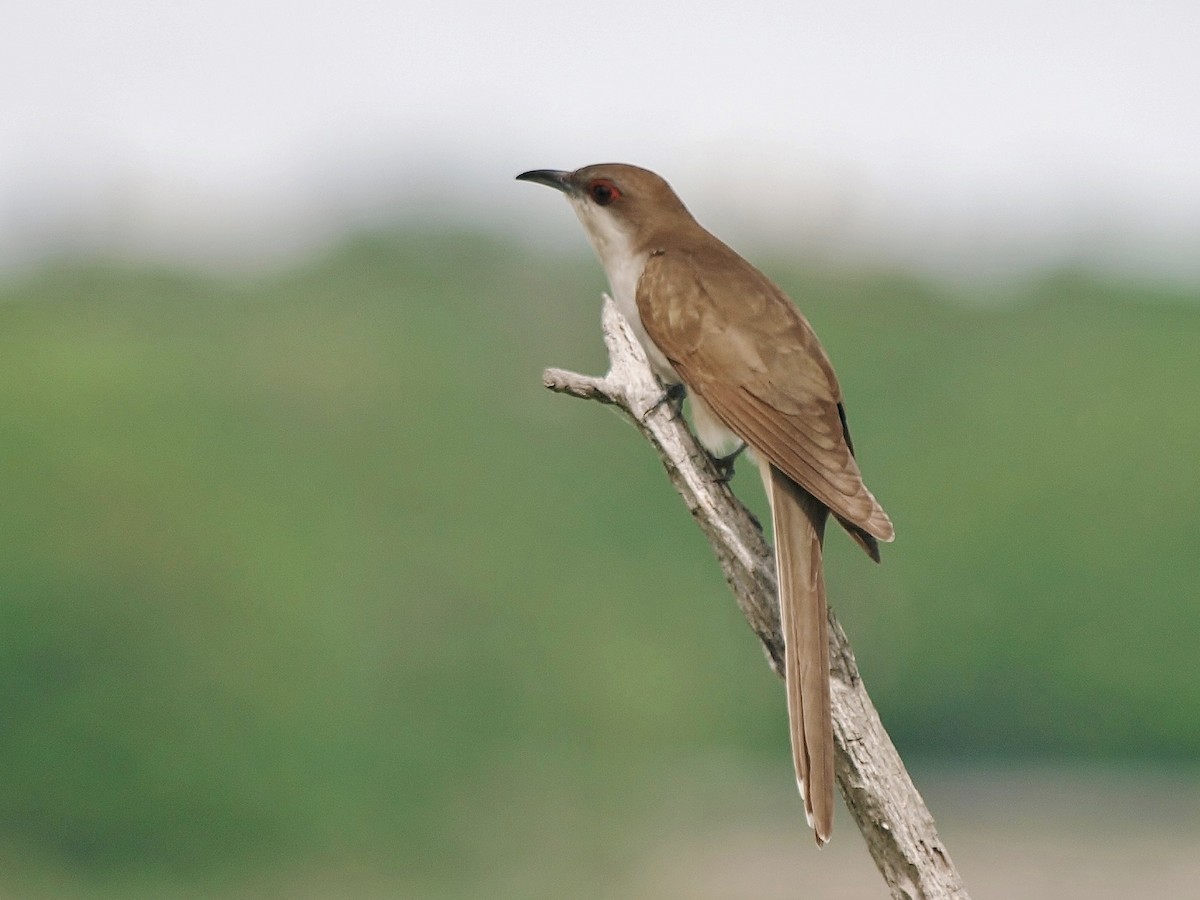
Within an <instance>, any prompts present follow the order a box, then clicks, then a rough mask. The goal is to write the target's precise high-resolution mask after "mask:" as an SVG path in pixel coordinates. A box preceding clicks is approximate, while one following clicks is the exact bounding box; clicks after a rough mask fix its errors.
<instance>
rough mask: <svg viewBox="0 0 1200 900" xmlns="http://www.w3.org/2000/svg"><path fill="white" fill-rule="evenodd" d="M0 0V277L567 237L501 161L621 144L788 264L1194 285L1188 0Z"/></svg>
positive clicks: (721, 222) (629, 157) (1198, 193)
mask: <svg viewBox="0 0 1200 900" xmlns="http://www.w3.org/2000/svg"><path fill="white" fill-rule="evenodd" d="M12 7H13V8H10V9H9V10H6V12H5V13H4V15H3V20H4V21H3V27H0V100H2V101H3V109H4V115H3V116H2V117H0V269H3V268H5V267H8V268H12V267H14V266H20V265H22V264H25V263H28V262H29V261H31V260H36V259H39V258H42V257H44V256H45V255H46V254H47V253H52V252H63V251H64V250H65V251H72V250H83V251H87V252H112V253H118V254H122V255H132V256H165V257H167V258H172V259H184V260H190V261H199V262H216V263H221V264H243V265H244V264H250V265H253V264H256V263H262V262H264V261H273V260H286V259H287V258H290V257H291V256H293V255H295V254H297V253H302V252H305V251H306V250H308V249H311V248H312V247H314V246H318V245H320V244H321V243H322V242H325V241H328V240H330V239H333V238H335V237H336V236H337V235H338V234H339V233H341V232H343V231H345V230H346V229H351V228H358V227H363V226H370V225H373V224H390V223H394V222H396V221H416V222H423V221H431V222H435V223H441V224H444V223H455V222H462V221H471V222H478V223H482V224H484V225H486V226H488V227H496V228H501V229H504V230H505V231H506V232H508V233H510V234H512V235H513V237H514V238H516V239H520V240H528V241H530V242H533V243H537V242H542V241H559V242H564V243H565V242H566V241H568V240H571V239H573V238H567V237H566V236H565V235H564V233H563V232H564V226H565V225H566V224H567V223H566V222H564V211H563V208H562V207H561V205H560V204H554V203H551V202H550V198H549V197H547V196H543V195H541V194H540V193H539V192H536V191H535V189H534V188H532V187H530V186H529V185H520V184H517V183H515V182H513V180H512V178H513V176H514V175H515V174H516V173H518V172H520V171H523V170H525V169H529V168H575V167H577V166H581V165H585V164H588V163H594V162H612V161H620V162H631V163H636V164H640V165H644V166H647V167H649V168H653V169H655V170H656V171H659V172H660V174H663V175H664V176H665V177H667V178H668V180H670V181H671V182H672V184H673V185H674V186H675V187H676V189H677V190H678V191H679V193H680V194H681V196H683V197H684V199H685V201H686V202H688V204H689V206H690V207H691V208H692V209H693V212H695V213H696V214H697V216H698V217H699V218H700V219H701V221H703V222H704V223H705V224H706V225H708V226H709V227H710V228H712V229H713V230H714V231H717V232H718V233H719V234H722V235H723V236H727V237H731V236H736V237H744V238H745V239H757V240H759V241H767V242H771V243H773V244H775V245H777V246H778V247H781V248H788V249H794V250H795V252H796V253H797V254H798V255H802V256H823V255H824V256H834V257H838V256H848V257H850V258H857V257H860V256H865V257H873V258H883V259H885V260H889V261H899V262H903V263H910V264H913V265H917V266H924V267H932V268H935V269H943V270H951V271H957V270H962V271H974V270H980V271H989V270H993V271H1001V272H1003V271H1008V270H1011V269H1018V270H1019V269H1022V268H1028V267H1038V266H1046V265H1058V264H1063V263H1073V262H1084V263H1087V264H1090V265H1096V266H1099V267H1115V268H1120V269H1130V270H1135V271H1140V272H1147V273H1157V274H1164V275H1182V276H1183V277H1186V278H1192V277H1195V278H1197V279H1200V253H1198V252H1197V250H1200V164H1198V161H1200V4H1197V3H1195V2H1194V0H1150V2H1147V0H1141V2H1131V0H1123V2H1105V0H1056V2H1046V0H1039V2H1028V0H1010V2H999V0H975V2H972V3H962V2H946V0H909V2H906V3H904V4H897V3H887V2H864V0H843V2H839V3H836V4H831V3H809V2H788V3H782V2H779V3H777V2H765V0H747V2H741V3H729V2H728V0H722V2H697V3H689V4H683V3H658V4H654V3H645V2H644V0H643V2H631V0H610V2H608V3H606V4H604V5H603V6H589V5H585V4H564V3H562V2H561V0H559V2H548V0H511V2H509V3H505V4H485V3H480V2H471V0H443V2H440V3H437V4H433V3H429V4H418V3H415V2H412V0H401V2H396V0H392V2H387V3H384V2H375V0H339V2H337V3H334V2H332V0H291V2H288V3H286V4H285V3H281V2H274V0H237V2H234V0H204V2H200V0H173V2H171V3H162V2H158V0H105V2H104V3H95V2H80V0H43V2H39V3H25V4H20V5H17V4H13V5H12ZM578 243H579V246H580V247H582V237H578Z"/></svg>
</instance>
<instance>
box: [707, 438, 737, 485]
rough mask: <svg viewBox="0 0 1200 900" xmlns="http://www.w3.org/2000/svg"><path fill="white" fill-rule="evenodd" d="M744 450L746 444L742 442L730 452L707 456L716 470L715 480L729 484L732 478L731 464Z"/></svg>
mask: <svg viewBox="0 0 1200 900" xmlns="http://www.w3.org/2000/svg"><path fill="white" fill-rule="evenodd" d="M745 452H746V444H745V442H743V443H742V445H741V446H740V447H738V448H737V449H736V450H734V451H733V452H732V453H726V454H725V455H724V456H711V455H710V456H709V458H710V459H711V460H712V464H713V466H714V467H715V468H716V470H717V481H719V482H720V483H721V484H729V482H730V481H731V480H733V464H734V463H735V462H737V458H738V457H739V456H741V455H742V454H743V453H745Z"/></svg>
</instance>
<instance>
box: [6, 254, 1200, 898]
mask: <svg viewBox="0 0 1200 900" xmlns="http://www.w3.org/2000/svg"><path fill="white" fill-rule="evenodd" d="M762 262H763V265H764V268H766V269H767V270H768V271H769V272H770V273H771V274H772V275H774V276H775V277H776V278H777V279H778V280H779V281H780V282H781V284H782V285H783V286H784V288H785V289H786V290H788V291H789V293H791V295H792V296H793V297H795V298H796V299H797V300H798V301H799V302H800V304H801V305H802V307H803V308H804V309H805V311H806V312H807V313H808V315H809V317H810V319H811V320H812V321H813V323H814V325H815V326H816V328H817V330H818V333H819V334H820V335H821V337H822V340H823V341H824V343H825V345H826V347H827V348H828V349H829V351H830V353H831V355H832V357H833V359H834V362H835V364H836V365H837V367H838V370H839V374H840V375H841V377H842V380H843V387H844V389H845V392H846V395H847V398H848V408H849V414H850V421H851V424H852V427H853V430H854V435H855V441H856V444H857V446H858V448H859V451H860V459H861V461H862V464H863V468H864V470H865V472H866V475H867V480H868V483H869V484H870V485H871V487H872V489H873V490H874V491H875V493H876V494H877V495H878V496H879V497H880V498H881V500H882V501H883V502H884V504H885V506H886V507H887V508H888V510H889V512H890V513H891V515H892V518H893V519H894V520H895V522H896V524H897V530H898V534H899V537H898V540H897V542H896V543H895V544H894V545H893V546H891V547H888V548H886V552H885V560H884V565H883V566H881V567H874V566H872V565H871V564H870V563H869V561H868V560H867V559H866V557H865V556H862V555H861V553H858V552H857V551H856V550H855V549H854V548H853V547H852V546H851V545H850V543H849V542H848V541H846V540H844V539H843V537H842V536H841V535H836V536H834V537H832V539H831V542H830V550H829V557H830V569H831V571H830V576H829V582H830V585H831V592H832V602H833V603H834V605H835V606H836V607H837V609H838V612H839V614H840V615H841V617H842V619H843V621H844V622H845V624H846V625H847V628H848V631H849V633H850V637H851V640H852V642H853V643H854V646H855V648H856V650H857V653H858V657H859V662H860V665H861V666H862V668H863V671H864V673H865V676H866V678H867V679H868V684H869V686H870V688H871V689H872V693H873V695H874V697H875V699H876V702H877V704H878V706H879V708H880V710H881V713H882V715H883V717H884V721H885V723H886V724H887V725H888V726H889V728H890V729H891V730H892V734H893V736H894V737H895V739H896V740H897V743H898V744H899V746H900V748H901V751H902V752H904V753H907V754H912V755H917V756H918V757H920V756H924V757H937V756H939V755H941V756H945V757H950V756H952V757H953V758H956V759H962V758H964V757H967V758H971V757H974V758H1006V759H1014V758H1015V759H1020V758H1043V759H1044V758H1059V759H1077V758H1092V759H1102V760H1118V761H1119V760H1138V759H1141V760H1157V761H1172V760H1174V761H1191V762H1194V761H1195V759H1196V749H1197V747H1200V678H1197V676H1196V661H1195V660H1196V639H1197V636H1198V635H1200V604H1198V603H1197V602H1196V599H1197V597H1196V594H1197V591H1196V587H1195V584H1196V568H1197V565H1196V558H1197V557H1196V539H1197V535H1200V466H1198V465H1197V461H1198V460H1200V402H1197V398H1198V397H1200V365H1197V347H1198V346H1200V302H1198V301H1200V292H1197V291H1192V292H1188V291H1184V290H1172V289H1166V288H1160V287H1155V286H1152V285H1150V286H1148V285H1140V284H1125V283H1110V282H1103V281H1098V280H1095V279H1091V278H1088V277H1086V276H1085V275H1082V274H1079V273H1059V274H1056V275H1052V276H1047V277H1044V278H1041V279H1038V280H1034V281H1030V282H1028V283H1025V284H1021V285H1014V286H1009V287H1007V288H1004V289H1000V288H997V287H995V286H993V287H991V288H989V289H988V291H986V292H983V291H975V292H971V291H966V290H961V289H951V288H949V287H946V286H944V285H943V286H938V285H934V284H932V283H928V282H925V281H921V280H917V279H913V278H910V277H905V276H898V275H895V274H892V273H870V272H866V273H864V272H847V271H834V270H828V269H818V268H810V269H799V268H796V267H795V266H790V267H789V266H788V265H786V264H773V263H772V262H771V261H770V260H766V261H762ZM603 286H604V285H603V277H602V274H601V272H600V269H599V266H598V265H596V264H595V263H594V262H593V261H592V260H591V259H590V258H586V257H584V256H582V255H579V256H577V257H570V258H564V257H563V256H562V255H560V254H553V255H551V256H539V255H537V254H535V253H532V252H530V251H528V250H521V249H518V248H515V247H512V246H507V245H503V244H500V243H497V242H496V241H493V240H491V239H489V238H486V237H481V236H478V235H470V234H450V233H447V234H442V235H417V234H410V233H403V234H395V235H373V236H363V237H360V238H358V239H355V240H353V241H350V242H348V243H346V244H345V245H343V246H341V247H340V248H338V249H337V250H336V251H334V252H331V253H330V254H328V255H326V256H325V257H323V258H321V259H317V260H313V261H311V262H310V263H308V264H307V265H305V266H303V267H302V268H298V269H295V270H292V271H290V272H287V273H285V274H281V275H274V276H270V277H259V278H254V279H242V280H221V279H216V278H212V277H201V276H196V275H185V274H179V273H176V272H171V271H162V270H156V269H150V268H134V267H127V266H119V265H113V264H82V263H78V264H72V263H60V264H56V265H54V266H51V267H48V268H46V269H45V270H43V271H41V272H39V273H36V274H33V275H27V276H23V277H22V278H21V279H19V280H10V281H9V282H8V283H7V284H5V285H3V286H2V287H0V409H2V410H3V414H2V415H0V458H2V459H3V466H4V470H3V471H4V502H3V504H2V505H0V530H2V533H3V535H4V540H3V541H2V542H0V557H2V559H0V723H2V726H0V859H3V861H4V863H5V869H6V870H7V871H8V875H6V876H4V878H7V879H8V885H7V888H6V886H5V884H4V882H3V878H0V889H5V890H6V891H8V890H11V891H15V892H16V893H18V894H20V895H23V896H36V895H40V894H44V895H52V894H58V893H62V892H65V893H72V892H84V893H87V892H93V891H94V892H99V893H105V892H106V891H111V892H113V893H114V894H116V895H120V896H132V895H136V893H137V889H138V886H139V885H141V890H143V891H144V893H145V895H146V896H162V895H163V893H164V888H163V885H174V886H175V887H174V888H172V890H171V891H170V892H168V893H171V894H172V895H182V893H181V892H182V891H184V886H188V885H190V886H192V888H193V889H195V890H196V891H197V895H198V896H210V895H212V894H213V893H219V892H220V891H221V890H223V889H224V888H222V885H225V884H226V882H227V881H228V884H241V882H240V881H239V880H238V879H241V878H244V877H245V873H247V872H262V871H270V870H271V869H272V867H274V866H279V867H280V869H281V870H283V869H287V870H289V871H292V870H295V869H296V867H297V865H300V867H301V870H302V871H304V872H306V873H308V874H307V875H306V876H305V878H304V883H305V885H306V889H307V890H310V891H312V894H311V895H313V896H322V895H333V894H331V893H329V892H326V891H323V890H322V889H321V887H320V885H321V884H322V882H321V877H323V876H322V875H321V873H328V872H334V873H343V872H345V871H349V870H363V871H369V872H372V873H382V874H380V877H387V878H390V879H392V880H391V881H390V882H389V883H390V884H392V885H393V887H392V889H391V892H390V894H389V895H390V896H397V895H404V891H405V888H406V886H407V889H408V890H409V891H410V892H411V894H412V895H413V896H422V897H426V896H429V897H432V896H441V895H443V894H444V895H445V896H455V895H456V894H455V891H456V887H455V885H461V884H463V883H467V882H469V881H471V879H476V880H477V883H488V882H487V879H488V878H490V877H493V876H494V875H495V873H496V872H497V871H498V869H504V868H505V867H507V869H506V871H508V876H506V877H509V878H510V882H508V883H509V888H510V894H509V895H511V896H528V897H533V896H543V894H538V893H537V891H536V890H534V889H533V887H531V886H530V885H525V886H524V888H518V887H513V884H520V883H521V882H520V879H521V878H522V877H526V876H522V875H520V874H519V872H518V871H517V870H518V869H519V862H520V861H521V860H526V861H528V860H530V859H533V858H536V859H538V860H539V863H538V865H539V866H540V878H541V879H542V881H543V882H547V883H549V884H550V885H551V887H553V877H554V876H553V873H554V872H555V871H556V869H555V867H560V868H561V870H562V871H563V872H566V871H568V870H572V871H574V872H575V873H576V874H575V876H573V877H577V874H578V867H579V866H599V865H602V864H603V859H602V855H603V853H606V852H611V853H613V854H616V855H617V857H618V858H619V857H620V854H621V853H622V852H623V851H622V849H621V847H620V845H619V842H616V843H614V841H613V840H612V839H611V838H610V839H608V840H607V842H606V841H604V840H600V839H599V838H597V839H596V840H595V841H594V845H595V846H596V847H608V848H610V849H609V850H594V849H593V850H592V852H591V855H588V856H586V858H582V859H580V858H574V857H572V854H576V855H577V856H578V854H579V853H580V852H581V851H580V850H579V847H580V846H583V845H585V844H586V843H587V842H588V841H589V840H590V839H591V838H592V837H595V836H597V835H601V834H603V833H605V832H606V831H611V830H613V828H612V822H613V821H614V820H618V819H619V818H620V817H621V816H622V815H623V810H626V809H628V808H629V807H630V806H637V807H641V808H648V807H651V806H653V805H654V804H655V803H656V802H658V801H659V800H661V799H662V797H663V792H665V791H668V790H669V787H664V786H663V781H662V778H663V776H664V773H667V772H672V771H680V770H693V769H695V768H697V767H700V768H701V769H703V768H704V766H705V765H706V763H705V762H704V761H705V760H712V759H724V760H727V761H731V762H729V763H728V766H729V767H730V768H731V769H732V770H733V771H736V770H737V769H738V768H739V767H747V768H748V767H755V766H763V765H771V766H776V765H777V766H778V768H779V771H780V773H781V778H782V779H783V780H784V781H786V780H787V777H788V776H787V771H788V769H787V767H788V763H787V744H786V739H785V733H784V721H783V719H784V711H783V705H782V697H781V693H780V689H779V687H778V685H777V684H776V683H775V682H774V680H773V678H772V676H771V675H770V674H769V672H768V671H767V668H766V666H765V665H764V664H763V661H762V659H761V654H760V652H759V650H758V648H757V646H756V645H755V642H754V640H753V638H752V636H751V634H750V632H749V630H748V629H747V628H746V627H745V625H744V624H743V623H742V622H741V620H740V618H739V616H738V614H737V612H736V609H735V607H734V605H733V603H732V602H730V600H729V598H728V596H727V594H726V589H725V586H724V584H723V582H722V581H721V578H720V575H719V573H718V570H717V567H716V565H715V563H714V562H713V561H712V560H711V558H710V556H709V552H708V549H707V546H706V545H705V544H704V542H703V540H702V538H701V537H700V535H699V533H698V532H697V531H696V529H694V528H693V527H692V526H691V525H690V524H689V522H688V517H687V516H686V515H684V514H683V512H682V508H681V507H680V506H679V504H678V502H677V501H676V499H675V497H674V496H673V494H672V492H671V490H670V488H669V486H668V484H667V482H666V479H665V478H664V477H662V474H661V472H660V470H659V465H658V463H657V461H656V459H655V458H654V456H653V454H652V453H651V452H650V451H649V449H648V448H646V447H645V446H643V445H641V444H640V442H639V441H638V440H637V438H636V437H635V436H634V433H633V432H632V431H631V430H630V429H629V428H628V427H626V426H625V425H624V424H623V423H622V422H621V421H620V420H619V419H618V418H617V417H616V416H614V415H612V414H611V413H608V412H605V411H604V410H602V409H601V408H600V407H598V406H596V405H594V404H586V403H581V402H578V401H573V400H569V399H566V398H563V397H559V396H555V395H552V394H550V393H549V392H547V391H545V390H544V389H542V388H541V386H540V378H539V374H540V371H541V369H542V367H543V366H545V365H563V366H567V367H570V368H575V369H578V370H581V371H592V372H597V371H601V370H602V369H603V368H604V356H603V350H602V347H601V343H600V338H599V330H598V312H599V294H600V291H601V290H602V289H603ZM737 488H738V490H739V491H740V492H743V493H745V494H747V495H750V496H753V497H755V498H756V499H755V502H757V503H759V504H760V508H761V495H760V494H759V493H758V486H757V484H756V477H755V476H754V473H753V472H744V473H742V474H741V475H739V476H738V479H737ZM605 816H609V818H607V819H606V818H605ZM513 860H517V862H513ZM572 867H575V868H572ZM46 872H52V873H67V874H65V875H61V874H60V875H53V876H51V875H46V874H45V873H46ZM324 877H333V878H334V879H335V880H336V881H338V883H339V884H340V883H341V881H340V878H341V876H340V875H334V876H327V875H326V876H324ZM39 879H41V880H39ZM513 879H515V881H514V880H513ZM267 883H270V884H273V885H275V887H273V888H271V889H270V890H268V888H266V887H262V889H261V890H259V891H257V892H256V891H253V890H251V891H247V890H246V889H245V888H244V887H242V888H238V890H239V891H242V892H243V893H241V894H239V895H247V896H265V895H269V894H270V891H271V890H277V891H278V893H279V895H280V896H297V895H301V894H303V893H304V891H301V890H298V889H296V888H297V887H298V886H297V885H292V886H291V887H290V888H287V887H279V886H278V884H276V883H275V882H271V881H270V879H268V882H267ZM574 883H576V884H578V882H577V881H576V882H574ZM13 884H17V885H19V887H17V888H14V887H12V885H13ZM314 884H315V885H317V887H313V885H314ZM439 886H440V887H439ZM540 889H541V890H547V889H548V888H547V887H546V884H542V887H541V888H540ZM230 890H232V888H230ZM439 891H441V892H442V893H441V894H439ZM335 893H336V892H335ZM487 895H488V896H501V895H502V893H501V892H491V891H489V892H487ZM564 895H565V894H563V893H562V892H561V891H558V892H555V891H553V890H552V891H551V892H550V893H546V894H544V896H564ZM572 895H573V896H579V894H578V893H573V894H572Z"/></svg>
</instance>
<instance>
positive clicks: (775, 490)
mask: <svg viewBox="0 0 1200 900" xmlns="http://www.w3.org/2000/svg"><path fill="white" fill-rule="evenodd" d="M763 481H764V482H765V484H766V487H767V496H768V497H769V498H770V501H771V514H772V517H773V519H774V524H775V563H776V566H777V569H778V572H779V617H780V622H781V624H782V626H783V639H784V660H785V669H786V671H785V675H786V680H787V700H788V720H789V724H790V726H791V738H792V759H793V761H794V763H795V766H796V780H797V783H798V784H799V786H800V793H801V796H802V797H803V799H804V812H805V815H806V816H807V818H808V823H809V825H810V826H811V827H812V829H813V831H814V832H815V833H816V838H817V843H818V844H824V843H825V842H826V841H828V840H829V837H830V835H831V833H832V832H833V781H834V774H833V719H832V714H831V711H830V700H829V624H828V619H827V617H826V603H825V576H824V573H823V571H822V568H823V567H822V564H821V545H822V541H823V540H824V536H825V521H826V519H827V518H828V516H829V510H828V509H827V508H826V507H825V505H824V504H823V503H821V502H820V501H819V500H817V499H816V498H814V497H813V496H812V495H811V494H809V493H808V492H807V491H805V490H804V488H802V487H800V486H799V485H798V484H796V483H795V482H794V481H792V480H791V479H790V478H788V476H787V475H785V474H783V473H782V472H781V471H779V470H778V469H776V468H775V467H774V466H772V465H770V463H764V464H763Z"/></svg>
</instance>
